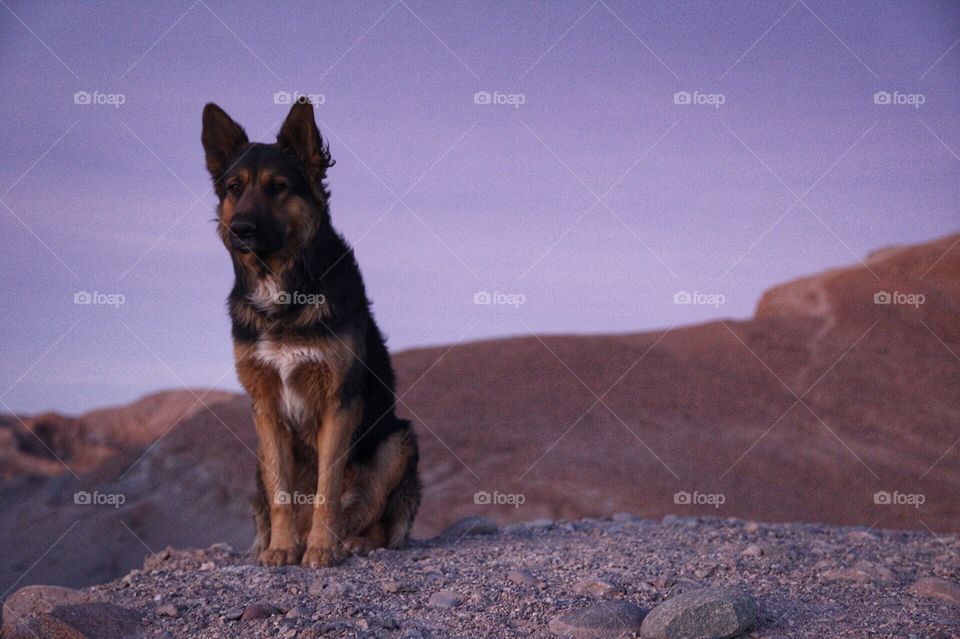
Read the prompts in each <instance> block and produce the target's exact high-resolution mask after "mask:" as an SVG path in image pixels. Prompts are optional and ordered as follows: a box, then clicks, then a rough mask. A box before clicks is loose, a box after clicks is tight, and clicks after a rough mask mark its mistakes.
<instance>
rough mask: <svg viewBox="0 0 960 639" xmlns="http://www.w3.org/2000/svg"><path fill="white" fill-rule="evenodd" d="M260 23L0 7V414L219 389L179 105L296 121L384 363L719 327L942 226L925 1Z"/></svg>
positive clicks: (350, 9) (950, 103)
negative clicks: (293, 98) (362, 289)
mask: <svg viewBox="0 0 960 639" xmlns="http://www.w3.org/2000/svg"><path fill="white" fill-rule="evenodd" d="M260 5H261V3H256V5H254V4H252V3H251V4H250V5H249V6H242V5H241V6H236V5H234V4H232V3H230V4H227V3H219V2H213V1H212V0H197V1H196V2H193V3H191V2H190V0H187V1H186V2H173V3H116V4H114V3H100V2H72V3H71V2H67V3H63V2H57V3H44V2H37V1H31V2H14V1H11V0H3V1H2V2H0V81H2V85H3V87H4V90H3V92H2V93H0V108H2V112H3V114H4V122H5V126H4V127H2V129H0V146H2V148H3V149H4V162H3V163H2V165H0V193H2V197H0V205H2V206H0V233H2V236H3V238H4V240H5V241H4V250H3V251H2V253H0V269H2V271H3V273H4V276H3V280H2V281H3V285H2V289H0V296H2V299H0V314H2V319H0V325H2V327H3V337H2V341H0V344H2V348H3V350H2V365H0V401H2V403H0V410H16V411H26V412H31V411H37V410H40V409H46V408H53V409H58V410H64V411H79V410H82V409H86V408H89V407H92V406H97V405H103V404H115V403H122V402H127V401H130V400H132V399H134V398H136V397H138V396H140V395H141V394H143V393H145V392H148V391H151V390H156V389H159V388H176V387H180V386H183V385H189V386H193V387H201V388H206V387H208V386H211V385H213V386H218V387H228V388H236V387H237V382H236V378H235V376H234V373H233V368H232V360H231V351H230V337H229V323H228V320H227V316H226V311H225V308H224V302H223V301H224V299H225V297H226V294H227V292H228V290H229V288H230V286H231V281H232V271H231V268H230V265H229V259H228V256H227V254H226V251H225V250H224V248H223V247H222V246H221V245H220V244H219V242H218V240H217V239H216V236H215V235H214V226H213V224H212V222H211V219H212V218H213V215H214V213H213V210H214V205H215V198H214V197H213V195H212V194H211V193H210V192H209V188H208V184H209V181H208V177H207V174H206V172H205V169H204V163H203V153H202V149H201V147H200V142H199V139H200V112H201V109H202V107H203V105H204V103H206V102H208V101H215V102H217V103H219V104H220V105H221V106H222V107H223V108H224V109H226V110H227V112H228V113H230V114H231V115H232V116H233V117H234V118H235V119H237V120H238V121H239V122H241V123H242V124H243V125H244V126H245V127H246V128H247V132H248V133H249V135H250V136H251V138H253V139H258V138H259V139H262V140H264V141H273V139H274V136H275V134H276V131H277V128H278V126H279V124H280V121H281V119H282V118H283V117H284V116H285V114H286V111H287V109H288V106H287V105H284V104H276V103H275V100H274V94H275V93H276V92H281V91H287V92H293V91H300V92H302V93H305V94H322V95H323V99H324V102H323V104H322V105H321V106H320V107H319V108H318V118H319V120H320V126H321V130H322V131H323V133H324V135H326V136H327V138H328V139H329V141H330V146H331V150H332V152H333V154H334V157H335V158H336V159H337V165H336V167H334V168H333V169H332V170H331V171H330V183H331V188H332V191H333V200H332V211H333V219H334V223H335V225H336V226H337V227H338V228H339V229H340V230H341V231H342V232H343V233H344V234H345V235H346V237H347V239H348V240H349V241H350V242H351V243H352V244H353V245H354V246H355V248H356V251H357V254H358V258H359V261H360V265H361V268H362V270H363V273H364V276H365V278H366V282H367V287H368V291H369V293H370V296H371V297H372V299H373V301H374V311H375V313H376V317H377V319H378V321H379V323H380V325H381V327H382V328H383V330H384V331H385V332H386V333H387V334H388V336H389V344H390V346H391V347H392V348H393V349H394V350H398V349H403V348H408V347H412V346H420V345H429V344H441V343H450V342H454V341H458V340H475V339H479V338H484V337H491V336H504V335H517V334H524V333H528V332H530V331H535V332H540V333H561V332H562V333H600V332H623V331H639V330H647V329H652V328H655V327H664V326H670V325H673V324H690V323H697V322H702V321H705V320H709V319H712V318H720V317H735V318H740V317H747V316H749V315H750V314H751V313H752V312H753V308H754V306H755V304H756V301H757V299H758V297H759V295H760V294H761V292H762V291H763V290H764V289H766V288H768V287H770V286H771V285H773V284H776V283H779V282H782V281H785V280H789V279H791V278H794V277H797V276H800V275H803V274H806V273H810V272H815V271H819V270H822V269H824V268H827V267H832V266H839V265H847V264H851V263H855V262H856V260H857V259H858V258H862V257H863V256H865V255H866V254H867V253H868V252H869V251H871V250H873V249H876V248H879V247H882V246H885V245H889V244H893V243H905V242H916V241H923V240H927V239H930V238H934V237H937V236H940V235H944V234H946V233H949V232H953V231H956V230H957V228H958V226H960V225H958V222H960V213H958V210H957V202H958V201H960V179H958V178H960V158H958V156H957V151H958V150H960V118H958V114H960V91H958V83H960V46H958V38H960V7H958V5H957V4H956V3H955V2H947V1H944V2H918V1H908V2H907V1H905V2H877V1H875V0H870V1H868V2H825V1H823V0H796V1H795V2H792V3H791V0H783V1H779V0H778V1H770V0H763V1H758V2H723V3H717V4H716V5H714V4H713V3H706V2H701V1H696V2H676V1H673V0H671V1H669V2H659V3H654V2H640V3H634V2H623V1H621V0H599V1H598V2H595V3H591V2H590V0H584V1H578V2H483V3H478V2H472V1H471V2H463V3H452V2H435V3H426V2H422V1H420V0H397V1H396V2H393V3H391V2H390V0H386V1H384V2H371V3H362V4H352V3H329V4H326V3H324V4H322V5H321V6H316V7H315V6H313V5H312V3H311V4H307V3H280V4H278V5H276V6H260ZM78 91H85V92H87V93H89V94H94V93H95V92H96V95H95V97H93V99H92V101H94V102H98V101H102V102H107V103H104V104H76V103H75V98H74V96H75V93H76V92H78ZM478 91H487V92H490V93H494V92H499V94H498V98H499V100H503V101H507V102H518V101H522V102H523V103H522V104H521V105H519V106H518V107H515V106H513V105H511V104H475V103H474V94H475V93H476V92H478ZM678 91H687V92H689V93H691V94H693V93H694V92H697V93H696V97H695V98H693V99H692V101H704V102H708V104H675V101H674V94H675V93H676V92H678ZM878 91H886V92H889V93H890V94H893V95H894V97H893V101H901V102H903V103H902V104H875V103H874V94H875V93H876V92H878ZM894 92H896V93H895V94H894ZM503 94H506V95H507V96H508V97H502V95H503ZM517 95H520V96H522V97H519V98H518V97H509V96H517ZM115 96H120V97H115ZM718 96H719V97H718ZM121 100H122V102H123V103H122V104H120V105H119V106H114V105H112V104H109V102H117V101H121ZM718 101H722V104H721V105H719V108H716V107H715V106H714V105H713V104H709V103H711V102H712V103H716V102H718ZM918 101H922V104H920V105H918V106H916V105H915V103H916V102H918ZM808 190H809V191H808ZM801 196H802V200H801V201H800V203H796V201H797V198H798V197H801ZM398 198H400V200H399V202H398V201H397V200H398ZM598 198H599V201H598ZM80 291H86V292H90V293H92V292H94V291H96V292H98V293H101V294H106V295H117V294H119V295H122V296H123V303H122V304H121V305H119V306H118V307H114V306H110V305H109V304H75V303H74V295H75V294H76V293H77V292H80ZM478 291H489V292H491V293H492V292H494V291H496V292H499V293H504V294H508V295H520V296H523V297H522V298H513V299H522V300H523V304H522V305H519V306H517V307H515V306H511V305H509V304H489V305H478V304H475V303H474V295H475V293H477V292H478ZM678 291H689V292H693V291H697V292H701V293H710V294H721V295H723V296H724V303H723V304H722V305H720V306H719V307H714V306H710V305H679V304H675V303H674V294H675V293H676V292H678ZM110 299H111V298H108V297H103V296H101V298H100V300H99V301H104V302H109V301H110ZM113 299H117V298H113ZM499 299H500V300H502V301H505V300H509V299H511V298H506V297H503V296H501V297H500V298H499Z"/></svg>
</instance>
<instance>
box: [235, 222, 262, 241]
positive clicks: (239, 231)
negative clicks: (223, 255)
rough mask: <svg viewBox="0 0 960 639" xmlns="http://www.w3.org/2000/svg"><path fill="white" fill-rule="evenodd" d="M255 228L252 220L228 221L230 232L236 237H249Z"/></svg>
mask: <svg viewBox="0 0 960 639" xmlns="http://www.w3.org/2000/svg"><path fill="white" fill-rule="evenodd" d="M256 230H257V225H256V224H255V223H254V221H253V220H234V221H233V222H231V223H230V232H231V233H232V234H233V235H235V236H236V237H238V238H240V239H241V240H243V239H249V238H251V237H253V234H254V233H255V232H256Z"/></svg>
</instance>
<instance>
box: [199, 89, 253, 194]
mask: <svg viewBox="0 0 960 639" xmlns="http://www.w3.org/2000/svg"><path fill="white" fill-rule="evenodd" d="M201 138H202V142H203V150H204V152H205V153H206V156H207V170H208V171H210V177H212V178H213V182H214V184H215V185H216V186H217V188H218V193H219V188H220V178H222V177H223V174H224V172H225V171H226V170H227V167H228V164H227V163H228V162H229V161H230V158H232V157H233V155H234V154H235V153H236V152H237V151H239V150H240V149H241V148H243V147H245V146H246V145H247V144H249V143H250V140H248V139H247V134H246V132H245V131H244V130H243V127H241V126H240V125H239V124H237V123H236V122H234V121H233V119H231V118H230V116H229V115H227V114H226V112H225V111H224V110H223V109H221V108H220V107H218V106H217V105H216V104H214V103H212V102H211V103H210V104H208V105H207V106H205V107H204V108H203V134H202V135H201Z"/></svg>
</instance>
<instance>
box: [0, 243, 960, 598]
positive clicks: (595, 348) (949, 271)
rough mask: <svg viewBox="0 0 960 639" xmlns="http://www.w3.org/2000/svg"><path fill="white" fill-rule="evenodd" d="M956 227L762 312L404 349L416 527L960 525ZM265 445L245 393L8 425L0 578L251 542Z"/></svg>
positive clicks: (7, 584)
mask: <svg viewBox="0 0 960 639" xmlns="http://www.w3.org/2000/svg"><path fill="white" fill-rule="evenodd" d="M958 242H960V235H954V236H951V237H946V238H943V239H941V240H937V241H934V242H930V243H928V244H923V245H917V246H909V247H898V248H892V249H886V250H883V251H880V252H877V253H875V254H874V255H872V256H870V257H868V258H866V259H865V260H864V262H863V263H862V264H857V265H855V266H852V267H850V268H846V269H839V270H835V271H830V272H827V273H823V274H819V275H814V276H811V277H808V278H804V279H802V280H798V281H796V282H791V283H788V284H784V285H783V286H780V287H777V288H775V289H773V290H771V291H769V292H768V293H767V294H765V295H764V296H763V298H762V299H761V300H760V303H759V305H758V310H757V314H756V317H755V318H753V319H750V320H747V321H723V322H713V323H710V324H705V325H700V326H689V327H682V328H675V329H673V330H663V331H657V332H652V333H640V334H632V335H602V336H528V337H521V338H515V339H504V340H494V341H485V342H475V343H469V344H461V345H457V346H455V347H453V348H446V347H443V348H430V349H418V350H413V351H407V352H403V353H399V354H397V355H396V356H395V358H394V359H395V365H396V368H397V373H398V381H399V391H400V395H401V398H402V404H401V406H400V412H401V413H403V414H405V415H406V416H408V417H409V418H410V419H412V420H413V422H414V427H415V429H416V431H417V432H418V435H419V440H420V443H421V449H422V458H421V464H422V465H421V468H422V474H423V478H424V484H425V493H424V502H423V506H422V509H421V512H420V515H419V517H418V521H417V525H416V528H415V530H414V533H415V535H416V536H419V537H429V536H432V535H435V534H437V533H438V532H439V531H441V530H443V529H444V527H445V526H447V525H449V524H450V523H451V522H453V521H455V520H457V519H460V518H463V517H466V516H471V515H483V516H486V517H489V518H490V519H493V520H494V521H496V522H497V523H499V524H501V525H503V524H509V523H511V522H517V521H525V520H531V519H536V518H539V517H548V518H552V519H560V518H565V519H579V518H581V517H604V516H609V515H610V514H612V513H615V512H618V511H629V512H635V513H638V514H639V515H641V516H643V517H648V518H659V517H662V516H664V515H666V514H668V513H677V514H680V515H682V516H697V515H698V516H703V515H711V516H717V517H740V518H747V519H753V520H758V521H773V522H776V521H781V522H789V521H806V522H825V523H830V524H836V525H873V526H875V527H879V528H899V529H910V530H919V531H924V532H929V531H935V532H938V533H942V532H945V533H950V532H955V531H957V530H958V529H960V502H958V500H957V498H956V495H957V494H958V493H960V445H958V444H957V441H958V439H960V427H958V424H960V393H957V388H958V383H960V357H958V356H960V321H958V319H960V246H958ZM383 321H384V323H385V324H387V325H389V321H388V318H383ZM158 438H159V439H158ZM255 449H256V442H255V435H254V432H253V428H252V424H251V420H250V413H249V408H248V405H247V401H246V400H245V399H244V398H243V397H240V396H238V395H235V394H231V393H219V392H211V393H208V394H204V393H203V392H202V391H199V390H198V391H178V392H172V393H163V394H160V395H157V396H151V397H148V398H145V399H144V400H142V401H141V402H138V403H137V404H134V405H131V406H128V407H120V408H117V409H109V410H102V411H96V412H94V413H88V414H86V415H82V416H79V417H78V418H64V417H61V416H56V415H46V416H39V417H34V418H28V417H23V418H22V423H21V420H20V419H14V418H12V417H8V418H6V419H4V420H0V475H2V476H3V477H4V478H5V481H4V482H3V483H2V485H0V538H2V539H3V540H4V541H5V543H4V544H0V592H2V591H3V590H7V589H9V588H13V587H18V586H22V585H24V584H29V583H38V582H45V583H57V584H62V585H68V586H79V585H88V584H93V583H100V582H104V581H108V580H110V579H114V578H117V577H119V576H121V575H123V574H125V573H126V572H127V571H128V570H130V569H131V568H133V567H135V566H138V565H140V564H141V561H142V557H143V555H144V554H146V553H148V552H152V551H154V550H158V549H160V548H164V547H166V546H173V547H177V548H183V547H206V546H209V545H211V544H214V543H217V542H224V543H229V544H232V545H233V546H234V547H236V548H238V549H240V550H245V549H246V548H247V546H248V545H249V544H250V542H251V540H252V539H253V526H252V522H251V519H250V516H249V506H248V499H249V496H250V495H251V494H252V490H253V468H254V463H255V453H254V451H255ZM58 458H59V459H58ZM61 461H62V462H64V463H63V464H62V463H61ZM67 468H69V469H70V470H67ZM73 473H75V475H74V474H73ZM78 495H79V496H80V497H81V500H80V501H81V503H77V500H78ZM84 495H90V500H89V501H83V499H82V497H83V496H84Z"/></svg>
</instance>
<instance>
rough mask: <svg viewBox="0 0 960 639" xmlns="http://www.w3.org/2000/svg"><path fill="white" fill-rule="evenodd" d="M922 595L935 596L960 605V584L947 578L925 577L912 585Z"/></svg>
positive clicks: (912, 588)
mask: <svg viewBox="0 0 960 639" xmlns="http://www.w3.org/2000/svg"><path fill="white" fill-rule="evenodd" d="M910 589H911V590H913V591H914V592H915V593H917V594H918V595H920V596H921V597H933V598H934V599H940V600H942V601H946V602H948V603H952V604H954V605H956V606H960V586H958V585H957V584H955V583H954V582H952V581H948V580H946V579H938V578H937V577H923V578H921V579H918V580H917V581H916V583H914V584H913V585H912V586H911V587H910Z"/></svg>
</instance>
